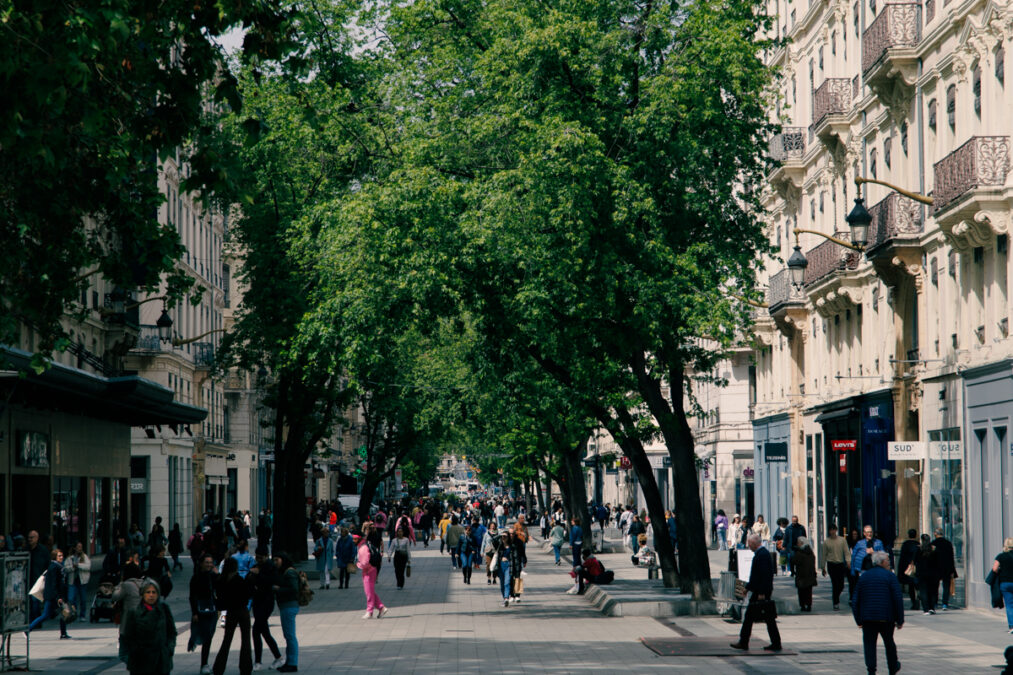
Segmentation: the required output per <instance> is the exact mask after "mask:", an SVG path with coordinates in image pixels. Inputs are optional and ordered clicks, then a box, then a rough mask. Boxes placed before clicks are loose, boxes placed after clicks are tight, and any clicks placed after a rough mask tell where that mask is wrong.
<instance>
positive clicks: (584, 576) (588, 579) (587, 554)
mask: <svg viewBox="0 0 1013 675" xmlns="http://www.w3.org/2000/svg"><path fill="white" fill-rule="evenodd" d="M582 555H583V557H584V560H583V563H582V564H581V566H580V569H579V570H578V573H577V595H583V594H584V591H585V590H586V589H585V585H586V584H599V585H603V584H610V583H612V580H613V579H614V578H615V574H614V573H613V572H606V571H605V566H604V565H602V564H601V561H599V560H598V559H597V558H595V557H594V553H592V552H591V551H588V550H586V549H585V550H584V551H583V553H582Z"/></svg>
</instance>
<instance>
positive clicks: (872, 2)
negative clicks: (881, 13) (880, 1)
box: [869, 0, 876, 16]
mask: <svg viewBox="0 0 1013 675" xmlns="http://www.w3.org/2000/svg"><path fill="white" fill-rule="evenodd" d="M869 11H870V12H872V15H873V16H876V0H869Z"/></svg>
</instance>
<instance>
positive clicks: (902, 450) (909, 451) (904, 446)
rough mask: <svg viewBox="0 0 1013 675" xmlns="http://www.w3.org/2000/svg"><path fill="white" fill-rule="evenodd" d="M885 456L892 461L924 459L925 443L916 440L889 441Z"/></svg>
mask: <svg viewBox="0 0 1013 675" xmlns="http://www.w3.org/2000/svg"><path fill="white" fill-rule="evenodd" d="M886 458H887V459H888V460H890V461H892V462H896V461H909V460H918V459H925V444H924V443H921V442H918V441H890V442H889V443H887V444H886Z"/></svg>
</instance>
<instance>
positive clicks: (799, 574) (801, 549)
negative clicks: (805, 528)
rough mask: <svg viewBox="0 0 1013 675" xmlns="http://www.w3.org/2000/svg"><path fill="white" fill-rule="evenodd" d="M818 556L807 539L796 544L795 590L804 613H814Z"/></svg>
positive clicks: (803, 538)
mask: <svg viewBox="0 0 1013 675" xmlns="http://www.w3.org/2000/svg"><path fill="white" fill-rule="evenodd" d="M816 583H817V581H816V554H815V553H813V549H812V545H811V544H810V543H809V540H808V539H806V538H805V537H799V538H798V541H797V542H795V589H796V590H797V591H798V605H799V607H800V608H801V609H802V611H803V612H811V611H813V587H815V586H816Z"/></svg>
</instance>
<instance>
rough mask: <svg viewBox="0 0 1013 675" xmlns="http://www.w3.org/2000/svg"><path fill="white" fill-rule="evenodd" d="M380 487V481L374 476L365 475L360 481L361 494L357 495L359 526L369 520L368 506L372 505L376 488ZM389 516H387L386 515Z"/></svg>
mask: <svg viewBox="0 0 1013 675" xmlns="http://www.w3.org/2000/svg"><path fill="white" fill-rule="evenodd" d="M379 485H380V479H379V478H377V477H376V476H374V475H370V474H366V477H365V478H363V479H362V492H360V493H359V510H358V516H359V525H360V526H361V525H362V524H363V523H365V522H366V521H367V520H369V505H370V504H372V503H373V497H375V496H376V488H377V487H378V486H379ZM388 515H389V514H388Z"/></svg>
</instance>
